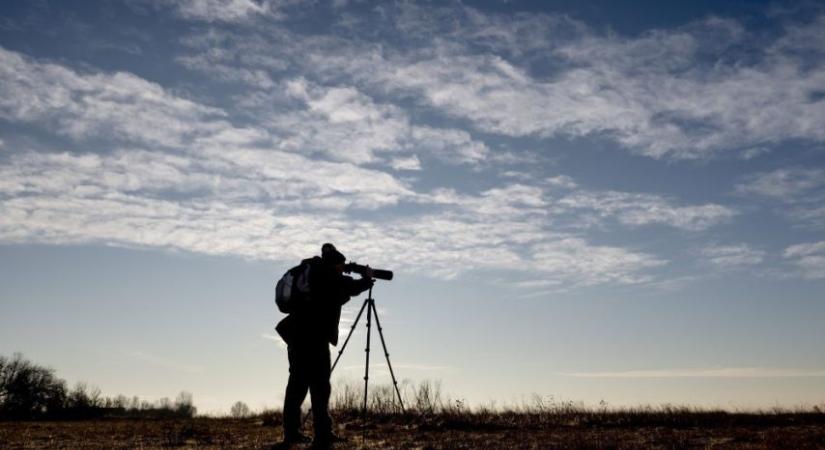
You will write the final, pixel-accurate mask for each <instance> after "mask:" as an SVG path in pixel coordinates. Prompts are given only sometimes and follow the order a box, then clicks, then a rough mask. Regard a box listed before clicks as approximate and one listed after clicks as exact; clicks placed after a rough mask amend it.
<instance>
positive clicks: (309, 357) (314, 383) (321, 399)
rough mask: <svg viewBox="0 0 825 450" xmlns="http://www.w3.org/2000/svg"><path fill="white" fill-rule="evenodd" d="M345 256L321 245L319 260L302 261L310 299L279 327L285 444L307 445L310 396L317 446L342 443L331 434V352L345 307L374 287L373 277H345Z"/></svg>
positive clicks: (317, 258)
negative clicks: (285, 357)
mask: <svg viewBox="0 0 825 450" xmlns="http://www.w3.org/2000/svg"><path fill="white" fill-rule="evenodd" d="M345 261H346V258H345V257H344V255H343V254H341V252H339V251H338V250H336V249H335V247H334V246H333V245H332V244H324V245H323V246H322V247H321V256H320V257H318V256H316V257H313V258H310V259H307V260H304V262H305V263H309V264H310V265H311V266H310V267H311V268H310V272H309V287H310V290H309V298H308V299H306V301H305V302H303V303H302V304H300V306H297V307H296V309H295V310H294V311H293V312H292V313H291V314H290V315H288V316H287V317H286V318H285V319H283V320H282V321H281V322H280V323H278V326H277V327H276V329H277V330H278V334H280V335H281V337H282V338H283V339H284V341H285V342H286V343H287V346H288V349H287V352H288V354H289V381H288V383H287V386H286V396H285V398H284V443H298V442H307V441H309V438H308V437H306V436H304V435H303V434H301V431H300V429H301V404H302V403H303V402H304V399H305V398H306V395H307V390H309V393H310V399H311V401H312V418H313V423H314V428H315V440H314V442H313V444H314V445H315V446H316V447H319V448H324V447H329V446H331V445H332V443H334V442H336V441H339V440H340V439H339V438H338V437H337V436H335V434H333V432H332V419H330V417H329V412H328V403H329V395H330V383H329V379H330V352H329V344H332V345H337V344H338V322H339V320H340V318H341V306H342V305H343V304H345V303H346V302H348V301H349V299H350V297H351V296H354V295H358V294H360V293H362V292H364V291H366V290H368V289H369V288H370V287H371V286H372V285H373V282H374V281H373V280H372V278H371V275H372V274H371V273H369V272H368V273H367V274H366V276H362V278H361V279H359V280H354V279H352V278H350V277H348V276H346V275H344V274H343V272H344V263H345Z"/></svg>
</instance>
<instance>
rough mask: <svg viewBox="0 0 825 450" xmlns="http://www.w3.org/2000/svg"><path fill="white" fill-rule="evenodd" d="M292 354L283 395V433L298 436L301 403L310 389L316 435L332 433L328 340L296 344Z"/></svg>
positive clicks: (291, 346) (288, 350)
mask: <svg viewBox="0 0 825 450" xmlns="http://www.w3.org/2000/svg"><path fill="white" fill-rule="evenodd" d="M287 352H288V353H289V381H288V382H287V385H286V396H285V397H284V435H285V436H290V435H295V434H296V433H298V432H299V431H300V429H301V404H302V403H304V399H305V398H306V396H307V390H309V394H310V400H311V401H312V419H313V423H314V426H315V437H316V438H318V437H321V438H324V437H327V436H329V435H330V434H332V419H330V417H329V411H328V408H329V407H328V403H329V394H330V385H329V377H330V362H329V344H328V343H326V342H311V343H299V342H296V343H293V344H291V345H289V348H288V349H287Z"/></svg>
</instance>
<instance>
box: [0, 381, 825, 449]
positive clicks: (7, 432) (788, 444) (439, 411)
mask: <svg viewBox="0 0 825 450" xmlns="http://www.w3.org/2000/svg"><path fill="white" fill-rule="evenodd" d="M401 391H402V395H403V399H404V401H405V404H406V405H407V410H406V411H403V412H402V411H401V410H400V408H399V407H398V404H397V402H395V401H394V400H393V398H394V395H395V393H394V390H393V389H392V388H391V387H390V386H376V387H375V388H374V389H373V388H371V389H370V397H369V405H370V415H369V417H368V421H367V425H366V426H364V422H363V421H362V416H361V410H360V407H361V404H362V401H363V397H362V395H363V391H361V390H360V389H359V388H358V387H357V386H354V385H347V384H339V385H338V386H337V387H336V389H335V394H334V396H333V399H332V406H333V416H334V419H335V423H336V424H337V427H338V433H339V434H340V435H342V436H344V437H345V438H347V439H348V440H349V441H348V442H347V443H346V444H339V445H338V446H337V448H364V445H363V442H364V441H362V438H363V437H364V436H365V437H366V442H367V446H368V447H369V448H382V449H483V448H515V449H638V448H649V449H663V450H664V449H668V450H672V449H825V410H824V409H823V408H819V407H817V408H811V409H809V410H798V411H788V410H771V411H757V412H726V411H715V410H703V409H697V408H689V407H678V406H660V407H639V408H623V409H616V408H610V407H608V405H606V404H601V405H599V406H596V407H585V406H583V405H581V404H577V403H574V402H564V401H557V400H555V399H554V398H552V397H539V396H536V397H534V398H533V399H531V400H530V401H529V402H525V403H524V404H522V405H518V406H511V407H506V408H493V407H487V408H475V409H471V408H468V407H467V406H466V405H465V403H464V402H463V401H461V400H453V399H449V398H447V399H442V394H441V390H440V388H439V385H438V384H437V383H429V382H425V383H422V384H420V385H418V386H411V385H408V384H405V385H403V386H401ZM281 421H282V418H281V414H280V412H274V411H273V412H265V413H262V414H259V415H257V416H254V417H250V418H247V419H229V418H194V419H155V420H152V419H123V418H111V419H102V420H94V421H74V422H71V421H68V422H35V421H32V422H0V448H4V449H5V448H11V449H17V448H20V449H23V448H26V449H31V448H56V449H119V448H123V449H126V448H129V449H131V448H141V449H156V448H158V449H159V448H199V449H226V448H244V449H267V448H273V446H275V445H276V444H277V443H278V442H280V440H281V438H282V435H281ZM310 422H311V421H310ZM308 423H309V422H308ZM306 431H307V433H311V430H306ZM276 448H277V447H276ZM294 448H301V447H300V446H296V447H294Z"/></svg>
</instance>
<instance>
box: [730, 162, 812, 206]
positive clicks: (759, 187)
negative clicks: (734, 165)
mask: <svg viewBox="0 0 825 450" xmlns="http://www.w3.org/2000/svg"><path fill="white" fill-rule="evenodd" d="M823 187H825V170H822V169H806V168H799V167H795V168H783V169H776V170H774V171H771V172H762V173H757V174H753V175H749V176H747V177H745V179H744V180H743V181H742V182H740V183H738V184H737V185H736V191H737V192H739V193H741V194H754V195H759V196H763V197H768V198H773V199H777V200H784V201H795V200H796V199H797V198H796V197H797V196H799V195H800V194H804V193H806V192H810V191H811V190H814V189H818V188H823Z"/></svg>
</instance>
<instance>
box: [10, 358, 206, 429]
mask: <svg viewBox="0 0 825 450" xmlns="http://www.w3.org/2000/svg"><path fill="white" fill-rule="evenodd" d="M195 412H196V410H195V407H194V406H193V405H192V394H190V393H188V392H181V393H180V394H178V396H177V398H176V399H175V401H171V400H170V399H168V398H162V399H160V400H159V401H157V402H148V401H145V400H140V399H139V398H138V397H132V398H128V397H126V396H123V395H118V396H117V397H104V396H103V395H101V392H100V389H97V388H94V387H91V388H90V387H89V386H87V385H86V384H84V383H78V384H76V385H75V386H74V387H73V388H68V387H67V385H66V381H65V380H63V379H61V378H58V377H57V376H56V375H55V374H54V370H52V369H50V368H47V367H43V366H39V365H37V364H34V363H32V362H31V361H28V360H26V359H25V358H23V355H21V354H20V353H15V354H14V356H13V357H11V358H7V357H5V356H2V355H0V420H37V419H49V420H71V419H90V418H100V417H143V418H149V417H152V418H171V417H192V416H194V415H195Z"/></svg>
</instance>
